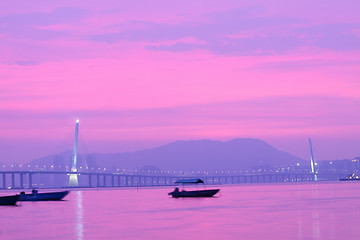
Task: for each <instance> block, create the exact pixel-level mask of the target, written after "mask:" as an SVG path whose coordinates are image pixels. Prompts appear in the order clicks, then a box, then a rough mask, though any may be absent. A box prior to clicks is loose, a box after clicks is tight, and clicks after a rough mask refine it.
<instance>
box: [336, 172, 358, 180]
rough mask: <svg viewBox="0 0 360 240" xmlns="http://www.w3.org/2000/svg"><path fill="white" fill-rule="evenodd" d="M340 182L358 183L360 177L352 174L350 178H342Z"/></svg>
mask: <svg viewBox="0 0 360 240" xmlns="http://www.w3.org/2000/svg"><path fill="white" fill-rule="evenodd" d="M339 180H340V181H358V180H360V177H359V176H358V175H355V174H354V173H353V174H350V175H349V176H347V177H345V178H340V179H339Z"/></svg>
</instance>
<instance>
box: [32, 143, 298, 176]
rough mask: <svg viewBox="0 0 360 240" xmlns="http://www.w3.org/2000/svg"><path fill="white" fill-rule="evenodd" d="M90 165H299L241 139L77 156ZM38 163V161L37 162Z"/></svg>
mask: <svg viewBox="0 0 360 240" xmlns="http://www.w3.org/2000/svg"><path fill="white" fill-rule="evenodd" d="M79 158H80V159H82V161H84V159H87V161H88V160H89V159H90V161H91V162H92V165H97V166H98V167H106V168H125V169H134V168H137V169H140V168H144V167H146V166H147V167H148V166H150V167H156V168H159V169H164V170H242V169H252V168H253V167H257V166H286V165H295V164H296V163H297V162H300V161H302V160H301V159H300V158H298V157H295V156H293V155H291V154H289V153H286V152H283V151H279V150H277V149H275V148H274V147H272V146H271V145H269V144H267V143H266V142H264V141H262V140H259V139H250V138H240V139H234V140H231V141H227V142H221V141H213V140H193V141H176V142H173V143H170V144H166V145H163V146H160V147H158V148H153V149H146V150H141V151H136V152H125V153H111V154H103V153H92V154H89V155H87V156H82V155H80V157H79ZM40 160H41V161H40ZM70 160H71V151H66V152H64V153H61V154H58V155H52V156H48V157H44V158H41V159H37V160H34V161H32V163H35V162H37V163H39V164H40V162H41V163H44V162H49V163H50V162H54V161H56V162H61V161H64V162H65V163H66V164H68V163H69V161H70Z"/></svg>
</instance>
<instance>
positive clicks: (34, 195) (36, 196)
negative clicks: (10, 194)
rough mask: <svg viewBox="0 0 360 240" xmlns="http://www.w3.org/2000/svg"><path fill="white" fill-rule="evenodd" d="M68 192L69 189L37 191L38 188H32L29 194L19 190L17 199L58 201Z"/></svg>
mask: <svg viewBox="0 0 360 240" xmlns="http://www.w3.org/2000/svg"><path fill="white" fill-rule="evenodd" d="M69 192H70V191H61V192H46V193H39V192H38V190H36V189H33V190H32V192H31V193H30V194H26V193H25V192H21V193H20V195H19V196H20V199H19V201H59V200H62V199H63V198H64V197H65V196H66V195H68V194H69Z"/></svg>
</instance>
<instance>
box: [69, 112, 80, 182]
mask: <svg viewBox="0 0 360 240" xmlns="http://www.w3.org/2000/svg"><path fill="white" fill-rule="evenodd" d="M78 135H79V119H77V120H76V124H75V140H74V150H73V157H72V160H73V161H72V167H71V172H74V173H75V174H70V177H69V186H70V187H76V186H79V181H78V175H77V174H76V172H77V146H78Z"/></svg>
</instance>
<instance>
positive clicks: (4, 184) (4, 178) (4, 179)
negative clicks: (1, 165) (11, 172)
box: [3, 173, 6, 189]
mask: <svg viewBox="0 0 360 240" xmlns="http://www.w3.org/2000/svg"><path fill="white" fill-rule="evenodd" d="M3 188H4V189H6V174H5V173H3Z"/></svg>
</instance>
